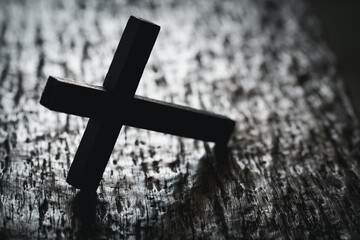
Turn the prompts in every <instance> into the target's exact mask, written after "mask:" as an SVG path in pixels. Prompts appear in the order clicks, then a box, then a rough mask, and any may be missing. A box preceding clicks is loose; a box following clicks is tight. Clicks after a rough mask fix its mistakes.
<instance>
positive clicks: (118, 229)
mask: <svg viewBox="0 0 360 240" xmlns="http://www.w3.org/2000/svg"><path fill="white" fill-rule="evenodd" d="M130 15H135V16H140V17H143V18H145V19H149V20H151V21H153V22H155V23H157V24H158V25H160V26H161V27H162V31H161V32H160V35H159V37H158V40H157V42H156V44H155V47H154V49H153V53H152V55H151V57H150V60H149V63H148V65H147V68H146V69H145V72H144V75H143V78H142V80H141V83H140V85H139V89H138V91H137V94H138V95H142V96H146V97H151V98H155V99H160V100H164V101H168V102H174V103H177V104H184V105H188V106H191V107H195V108H200V109H206V110H209V111H214V112H217V113H220V114H225V115H227V116H229V117H231V118H233V119H235V120H236V121H237V126H236V130H235V133H234V136H233V138H232V142H231V146H230V148H229V149H228V151H225V150H224V149H219V150H218V151H215V150H214V146H213V145H212V144H211V143H203V142H200V141H194V140H191V139H185V138H179V137H174V136H170V135H164V134H160V133H154V132H149V131H146V130H139V129H135V128H130V127H125V128H124V129H122V132H121V133H120V136H119V138H118V141H117V143H116V145H115V149H114V151H113V154H112V156H111V159H110V162H109V164H108V166H107V168H106V171H105V174H104V177H103V181H102V183H101V186H100V188H99V189H98V194H97V195H96V196H83V195H82V194H80V193H78V192H77V191H76V190H74V189H73V188H71V187H70V186H68V185H67V184H66V182H65V178H66V174H67V171H68V169H69V167H70V163H71V161H72V159H73V157H74V154H75V152H76V148H77V146H78V144H79V141H80V138H81V135H82V133H83V131H84V128H85V126H86V122H87V119H82V118H80V117H75V116H67V115H66V114H58V113H54V112H51V111H49V110H48V109H46V108H44V107H42V106H41V105H40V104H39V102H38V101H39V98H40V94H41V91H42V90H43V87H44V85H45V81H46V78H47V77H48V75H50V74H51V75H55V76H61V77H68V78H72V79H76V80H79V81H84V82H86V83H91V84H97V85H101V83H102V81H103V79H104V75H105V74H106V70H107V69H108V66H109V64H110V61H111V59H112V56H113V53H114V50H115V48H116V46H117V43H118V41H119V38H120V36H121V33H122V30H123V28H124V26H125V23H126V21H127V19H128V17H129V16H130ZM335 66H336V60H335V59H334V57H333V54H332V53H331V52H330V50H329V49H328V48H327V47H326V45H325V44H324V42H323V40H322V37H321V30H320V29H319V24H318V22H317V21H316V19H315V18H314V17H313V16H312V14H311V11H309V9H308V7H307V6H306V4H305V3H304V2H302V1H276V0H273V1H271V0H270V1H259V2H255V1H251V0H245V1H236V0H234V1H222V2H217V1H211V0H210V1H208V0H206V1H205V0H203V1H193V2H191V1H176V0H173V1H144V2H143V1H134V2H133V1H129V3H125V2H115V1H111V2H108V3H106V4H99V3H96V2H94V1H77V2H73V1H68V2H64V1H51V2H50V1H37V2H35V1H2V2H0V112H1V115H0V161H1V162H0V164H1V165H0V166H1V175H0V179H1V181H0V214H1V215H0V239H34V238H35V239H36V238H38V239H56V238H59V239H61V238H64V239H71V238H73V239H75V238H85V239H87V238H89V239H112V238H114V239H118V238H126V239H128V238H130V239H134V238H136V239H137V238H148V239H153V238H167V239H174V238H175V239H176V238H179V239H184V238H189V239H191V238H195V237H199V238H213V239H221V238H246V239H263V238H277V239H288V238H290V239H299V238H300V239H313V238H315V237H316V238H320V239H321V238H324V239H329V238H330V239H331V238H334V239H358V238H360V228H359V226H360V187H359V178H360V167H359V158H360V146H359V145H360V144H359V143H360V131H359V130H360V128H359V125H358V123H357V119H356V118H355V117H354V114H353V110H352V108H351V105H350V104H349V101H348V98H347V96H346V95H345V93H344V90H343V84H342V79H341V77H340V76H339V75H338V73H337V71H336V69H335ZM174 124H175V123H174Z"/></svg>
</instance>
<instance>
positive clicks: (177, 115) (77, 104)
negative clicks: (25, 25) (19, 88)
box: [40, 16, 235, 191]
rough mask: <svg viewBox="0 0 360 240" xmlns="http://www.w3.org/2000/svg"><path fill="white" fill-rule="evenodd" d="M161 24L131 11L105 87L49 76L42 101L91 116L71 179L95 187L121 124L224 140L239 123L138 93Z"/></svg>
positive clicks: (80, 185)
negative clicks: (132, 14) (156, 23)
mask: <svg viewBox="0 0 360 240" xmlns="http://www.w3.org/2000/svg"><path fill="white" fill-rule="evenodd" d="M159 31H160V27H159V26H158V25H155V24H153V23H151V22H148V21H146V20H143V19H140V18H136V17H133V16H131V17H130V19H129V20H128V23H127V25H126V28H125V30H124V33H123V35H122V37H121V40H120V42H119V45H118V47H117V50H116V52H115V55H114V58H113V60H112V62H111V65H110V68H109V71H108V73H107V75H106V77H105V81H104V84H103V86H102V87H100V86H92V85H88V84H84V83H80V82H76V81H73V80H68V79H63V78H57V77H52V76H50V77H49V78H48V81H47V83H46V86H45V89H44V91H43V94H42V96H41V100H40V103H41V104H42V105H44V106H45V107H47V108H49V109H51V110H54V111H59V112H64V113H69V114H74V115H78V116H82V117H89V118H90V120H89V122H88V125H87V127H86V130H85V133H84V135H83V137H82V139H81V142H80V145H79V148H78V150H77V152H76V154H75V158H74V161H73V163H72V165H71V167H70V170H69V173H68V177H67V180H66V181H67V182H68V183H69V184H70V185H72V186H74V187H75V188H79V189H82V190H86V191H96V189H97V187H98V185H99V183H100V180H101V178H102V175H103V172H104V170H105V167H106V165H107V162H108V160H109V157H110V155H111V152H112V150H113V148H114V145H115V142H116V140H117V137H118V135H119V133H120V130H121V127H122V125H128V126H133V127H138V128H144V129H148V130H153V131H158V132H163V133H169V134H174V135H178V136H182V137H189V138H195V139H199V140H204V141H212V142H216V143H217V144H226V143H227V142H228V140H229V138H230V136H231V134H232V131H233V128H234V125H235V122H234V121H233V120H231V119H229V118H227V117H224V116H221V115H217V114H214V113H209V112H205V111H201V110H196V109H192V108H189V107H184V106H179V105H175V104H171V103H165V102H161V101H157V100H153V99H148V98H144V97H140V96H134V94H135V91H136V88H137V86H138V84H139V81H140V78H141V75H142V73H143V70H144V68H145V65H146V62H147V60H148V58H149V56H150V52H151V50H152V48H153V46H154V44H155V41H156V38H157V35H158V33H159Z"/></svg>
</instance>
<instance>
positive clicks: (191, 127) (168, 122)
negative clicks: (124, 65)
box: [40, 76, 235, 143]
mask: <svg viewBox="0 0 360 240" xmlns="http://www.w3.org/2000/svg"><path fill="white" fill-rule="evenodd" d="M64 96H66V98H64ZM112 101H113V100H112V98H111V96H110V95H109V91H107V90H106V89H105V88H104V87H101V86H93V85H90V84H85V83H80V82H76V81H73V80H69V79H64V78H58V77H52V76H50V77H49V78H48V81H47V84H46V86H45V89H44V92H43V95H42V98H41V100H40V103H41V104H42V105H44V106H45V107H47V108H49V109H51V110H54V111H58V112H64V113H68V114H74V115H77V116H81V117H88V118H92V119H98V120H105V119H108V118H111V119H112V120H113V121H118V123H119V125H120V124H124V125H127V126H131V127H137V128H143V129H147V130H152V131H156V132H162V133H168V134H173V135H177V136H181V137H188V138H194V139H199V140H203V141H210V142H216V143H226V142H227V141H228V140H229V138H230V136H231V133H232V132H233V129H234V125H235V122H234V121H233V120H231V119H230V118H227V117H225V116H222V115H218V114H214V113H210V112H207V111H202V110H197V109H193V108H190V107H185V106H180V105H176V104H172V103H166V102H162V101H158V100H154V99H150V98H145V97H141V96H136V95H135V96H134V97H133V98H132V99H130V100H129V101H127V102H123V103H121V102H119V103H116V105H114V104H109V103H110V102H112ZM114 106H115V107H114Z"/></svg>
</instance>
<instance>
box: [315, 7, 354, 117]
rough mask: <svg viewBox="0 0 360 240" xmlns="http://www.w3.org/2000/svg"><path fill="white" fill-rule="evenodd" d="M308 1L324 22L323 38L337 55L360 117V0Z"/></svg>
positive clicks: (322, 22) (340, 68) (347, 87)
mask: <svg viewBox="0 0 360 240" xmlns="http://www.w3.org/2000/svg"><path fill="white" fill-rule="evenodd" d="M309 3H310V5H311V6H312V8H313V11H314V13H315V14H316V15H317V17H318V18H319V20H320V22H321V24H322V27H323V35H324V39H325V40H326V42H327V43H328V45H329V47H330V48H331V49H332V50H333V52H334V53H335V54H336V57H337V61H338V67H339V70H340V73H341V74H342V76H343V77H344V81H345V85H346V90H347V91H348V93H349V95H350V98H351V100H352V104H353V107H354V110H355V111H356V113H357V117H358V119H360V118H359V116H360V104H359V102H360V66H359V64H360V2H359V1H356V0H346V1H337V0H315V1H309Z"/></svg>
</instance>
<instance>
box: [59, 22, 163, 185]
mask: <svg viewBox="0 0 360 240" xmlns="http://www.w3.org/2000/svg"><path fill="white" fill-rule="evenodd" d="M159 31H160V27H159V26H158V25H155V24H153V23H151V22H148V21H146V20H142V19H139V18H135V17H133V16H131V17H130V19H129V20H128V22H127V25H126V27H125V30H124V33H123V35H122V37H121V40H120V42H119V45H118V47H117V50H116V52H115V56H114V58H113V60H112V62H111V65H110V68H109V71H108V73H107V75H106V77H105V81H104V84H103V86H104V88H105V89H106V90H107V91H109V98H110V101H109V102H108V103H109V104H108V105H107V106H104V108H112V107H113V106H112V105H111V103H116V105H117V106H119V105H120V106H126V104H127V103H128V102H129V101H130V100H131V98H132V97H133V96H134V94H135V92H136V88H137V86H138V84H139V81H140V78H141V76H142V73H143V71H144V68H145V65H146V63H147V61H148V58H149V56H150V53H151V50H152V48H153V46H154V44H155V41H156V38H157V35H158V33H159ZM144 39H146V41H144ZM122 125H123V123H121V122H120V123H119V121H116V120H115V119H111V118H108V119H105V120H98V119H90V120H89V122H88V125H87V127H86V129H85V133H84V135H83V137H82V139H81V142H80V145H79V148H78V150H77V152H76V154H75V158H74V161H73V163H72V165H71V167H70V170H69V173H68V177H67V179H66V181H67V182H68V183H69V184H70V185H72V186H74V187H75V188H79V189H82V190H86V191H95V190H96V189H97V187H98V185H99V183H100V181H101V178H102V175H103V172H104V170H105V167H106V165H107V162H108V160H109V157H110V155H111V152H112V150H113V148H114V145H115V142H116V140H117V137H118V135H119V133H120V130H121V127H122Z"/></svg>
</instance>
